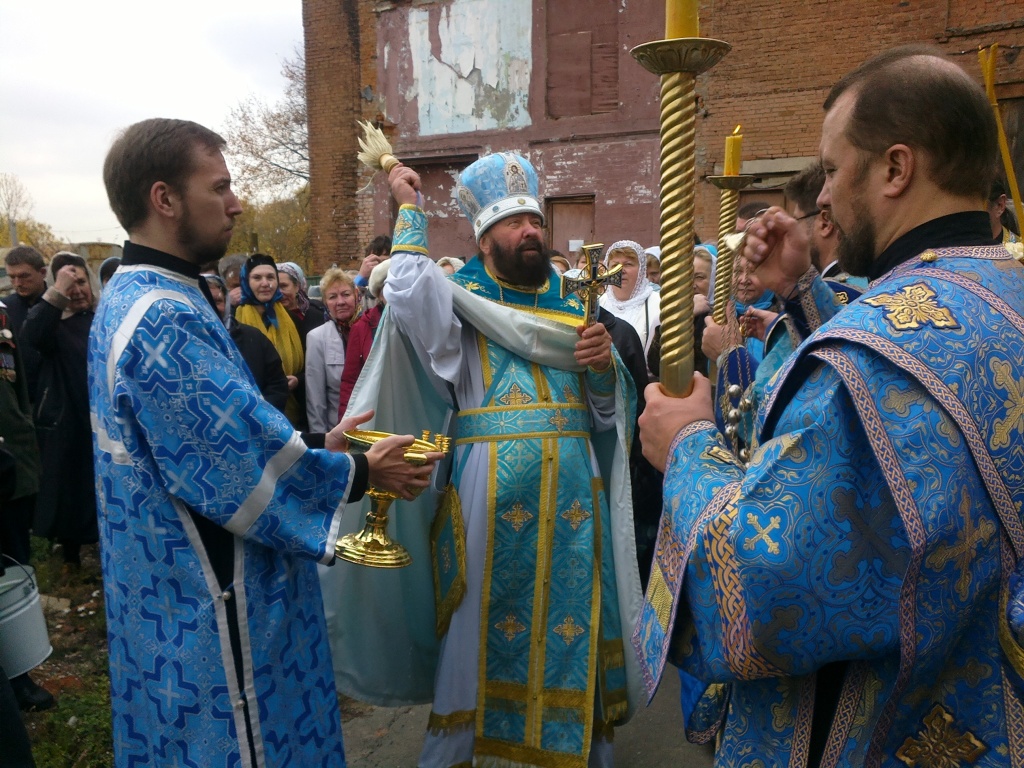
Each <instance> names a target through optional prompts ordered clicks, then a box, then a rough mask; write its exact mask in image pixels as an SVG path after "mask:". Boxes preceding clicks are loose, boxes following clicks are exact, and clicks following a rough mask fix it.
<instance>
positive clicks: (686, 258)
mask: <svg viewBox="0 0 1024 768" xmlns="http://www.w3.org/2000/svg"><path fill="white" fill-rule="evenodd" d="M728 50H729V44H728V43H723V42H722V41H721V40H711V39H708V38H701V37H693V38H689V37H688V38H675V39H672V40H655V41H653V42H650V43H644V44H642V45H638V46H637V47H636V48H634V49H633V50H632V51H631V53H632V54H633V57H634V58H635V59H636V60H637V61H638V62H640V64H641V65H643V66H644V67H645V68H646V69H647V70H648V71H650V72H653V73H655V74H656V75H660V76H661V386H662V388H663V389H664V390H665V391H666V392H668V394H670V395H673V396H675V397H685V396H686V395H688V394H689V393H690V389H691V388H692V387H693V211H694V206H693V193H694V185H695V174H694V171H695V168H696V158H695V152H694V143H695V142H694V135H695V124H696V117H697V104H696V99H695V95H696V81H697V75H699V74H700V73H701V72H704V71H705V70H707V69H710V68H711V67H713V66H714V65H715V64H716V63H717V62H718V61H719V60H721V58H722V57H723V56H724V55H725V53H726V51H728Z"/></svg>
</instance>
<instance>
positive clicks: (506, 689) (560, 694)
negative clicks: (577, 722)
mask: <svg viewBox="0 0 1024 768" xmlns="http://www.w3.org/2000/svg"><path fill="white" fill-rule="evenodd" d="M486 695H487V698H494V699H507V700H509V701H523V702H525V701H526V700H527V698H528V697H529V696H530V695H531V693H530V689H529V687H528V686H527V685H523V684H522V683H508V682H504V681H498V680H488V681H487V688H486ZM544 699H545V702H544V703H545V705H546V706H549V707H562V708H565V709H572V708H576V709H581V708H583V707H584V706H589V705H588V699H587V694H586V691H577V690H572V689H570V688H548V689H547V690H546V691H544Z"/></svg>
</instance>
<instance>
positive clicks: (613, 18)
mask: <svg viewBox="0 0 1024 768" xmlns="http://www.w3.org/2000/svg"><path fill="white" fill-rule="evenodd" d="M546 8H547V15H546V20H547V62H548V70H547V112H548V117H552V118H559V117H576V116H579V115H597V114H601V113H605V112H614V111H615V110H617V109H618V108H619V14H618V12H617V4H616V3H610V2H608V0H549V2H548V3H547V4H546Z"/></svg>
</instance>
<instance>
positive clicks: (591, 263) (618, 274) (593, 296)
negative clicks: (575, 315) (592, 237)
mask: <svg viewBox="0 0 1024 768" xmlns="http://www.w3.org/2000/svg"><path fill="white" fill-rule="evenodd" d="M602 248H604V244H603V243H592V244H591V245H584V246H583V255H584V256H585V257H586V259H587V260H586V263H585V264H584V265H583V267H582V268H581V269H580V275H579V277H565V276H563V277H562V298H563V299H564V298H566V297H567V296H568V295H569V294H570V293H575V294H576V295H577V296H579V297H580V298H581V299H583V311H584V315H585V316H586V325H587V326H588V327H589V326H591V325H593V324H594V323H596V322H597V299H598V297H599V296H600V295H601V294H602V293H604V291H605V288H607V287H608V286H609V285H622V265H621V264H616V265H615V266H614V267H612V268H611V269H608V268H607V267H606V266H605V265H604V264H602V263H601V249H602Z"/></svg>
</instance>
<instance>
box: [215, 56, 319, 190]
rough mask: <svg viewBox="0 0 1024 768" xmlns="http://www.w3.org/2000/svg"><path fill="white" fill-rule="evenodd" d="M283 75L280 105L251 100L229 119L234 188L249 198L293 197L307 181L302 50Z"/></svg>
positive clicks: (283, 67) (228, 151)
mask: <svg viewBox="0 0 1024 768" xmlns="http://www.w3.org/2000/svg"><path fill="white" fill-rule="evenodd" d="M281 74H282V76H283V77H284V78H285V80H286V81H287V85H286V87H285V92H284V96H283V97H282V98H281V100H280V101H278V102H277V103H276V104H274V105H273V106H268V105H267V104H264V103H263V102H261V101H259V100H258V99H256V98H254V97H249V98H248V99H246V100H245V101H243V102H241V103H240V104H239V105H238V106H237V107H235V108H234V109H232V110H231V113H230V115H229V116H228V121H227V130H226V133H227V137H226V138H227V141H228V146H227V148H226V150H225V152H226V154H227V155H228V157H229V158H230V159H231V160H232V161H233V165H234V167H235V169H236V171H237V174H236V183H237V186H238V189H239V190H240V191H241V192H242V193H243V194H244V195H246V196H247V197H250V198H257V199H263V200H266V199H269V198H273V197H280V196H282V195H290V194H294V192H295V190H296V189H297V188H299V187H301V186H302V185H304V184H306V183H307V182H308V181H309V137H308V131H307V125H306V64H305V61H304V59H303V55H302V53H301V52H299V51H296V52H295V57H294V58H292V59H286V60H285V61H284V62H283V63H282V65H281Z"/></svg>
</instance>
